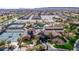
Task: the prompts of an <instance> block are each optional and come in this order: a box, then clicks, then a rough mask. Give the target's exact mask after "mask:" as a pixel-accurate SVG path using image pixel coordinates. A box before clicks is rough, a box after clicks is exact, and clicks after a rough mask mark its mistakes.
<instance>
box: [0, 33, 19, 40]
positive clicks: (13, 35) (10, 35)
mask: <svg viewBox="0 0 79 59" xmlns="http://www.w3.org/2000/svg"><path fill="white" fill-rule="evenodd" d="M19 37H20V32H4V33H3V34H2V35H0V39H1V40H11V41H17V39H18V38H19Z"/></svg>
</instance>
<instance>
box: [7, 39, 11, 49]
mask: <svg viewBox="0 0 79 59" xmlns="http://www.w3.org/2000/svg"><path fill="white" fill-rule="evenodd" d="M10 43H11V41H10V40H8V41H7V44H8V50H9V46H10Z"/></svg>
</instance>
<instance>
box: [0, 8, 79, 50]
mask: <svg viewBox="0 0 79 59" xmlns="http://www.w3.org/2000/svg"><path fill="white" fill-rule="evenodd" d="M0 51H79V8H77V7H44V8H34V9H0Z"/></svg>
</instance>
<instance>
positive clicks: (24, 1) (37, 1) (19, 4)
mask: <svg viewBox="0 0 79 59" xmlns="http://www.w3.org/2000/svg"><path fill="white" fill-rule="evenodd" d="M39 7H79V1H78V0H0V8H12V9H13V8H39Z"/></svg>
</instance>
